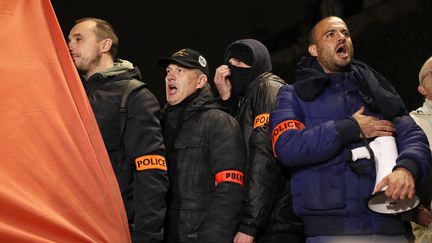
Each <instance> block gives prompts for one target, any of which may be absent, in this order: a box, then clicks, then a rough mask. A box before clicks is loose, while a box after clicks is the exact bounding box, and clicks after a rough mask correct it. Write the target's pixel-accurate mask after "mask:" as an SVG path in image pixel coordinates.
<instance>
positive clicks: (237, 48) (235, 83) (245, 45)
mask: <svg viewBox="0 0 432 243" xmlns="http://www.w3.org/2000/svg"><path fill="white" fill-rule="evenodd" d="M230 58H236V59H239V60H241V61H243V62H244V63H246V64H248V65H250V66H251V67H250V68H240V67H236V66H233V65H231V64H229V63H228V60H229V59H230ZM224 63H225V64H226V65H228V67H229V69H230V72H231V76H230V81H231V86H232V89H231V96H232V97H234V98H236V97H239V96H242V95H243V93H244V91H245V90H246V88H247V87H248V86H249V84H251V83H252V82H253V81H254V80H255V79H256V78H257V77H258V76H259V75H260V74H262V73H264V72H270V71H271V69H272V65H271V59H270V53H269V52H268V50H267V47H265V46H264V44H262V43H261V42H259V41H257V40H255V39H242V40H238V41H235V42H233V43H231V44H230V45H229V46H228V47H227V49H226V50H225V57H224Z"/></svg>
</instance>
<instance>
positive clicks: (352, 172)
mask: <svg viewBox="0 0 432 243" xmlns="http://www.w3.org/2000/svg"><path fill="white" fill-rule="evenodd" d="M328 78H329V82H328V83H327V84H326V86H325V87H324V86H323V87H324V88H323V89H322V90H321V91H320V92H319V93H317V94H316V96H315V97H314V98H313V99H311V100H308V101H305V100H304V99H302V98H300V96H299V94H298V92H297V91H298V90H296V89H295V87H294V86H293V85H286V86H284V87H282V88H281V89H280V91H279V93H278V96H277V102H276V109H275V110H274V111H273V112H272V113H271V115H270V126H271V129H272V137H273V149H274V152H275V154H276V156H277V157H278V159H279V161H280V163H282V164H283V165H285V166H288V167H291V168H292V169H293V170H294V173H293V174H292V184H291V190H292V194H293V207H294V211H295V213H296V214H297V215H299V216H300V217H301V218H302V220H303V221H304V224H305V233H306V235H307V236H316V235H355V234H385V235H401V234H406V233H407V228H406V227H405V225H404V224H403V223H402V221H401V219H400V217H399V216H389V215H380V214H376V213H373V212H371V211H369V210H368V209H367V207H366V204H365V202H366V200H367V198H368V197H369V196H370V195H371V194H372V192H373V189H374V185H375V174H376V173H375V166H374V164H373V163H372V162H371V161H370V160H368V159H362V160H357V161H356V162H355V165H356V166H355V167H353V166H351V167H350V166H349V164H348V161H346V159H345V157H346V155H347V153H348V151H350V150H351V149H353V148H356V147H360V146H364V143H363V142H362V140H361V139H360V138H359V134H360V131H359V128H358V125H357V124H356V123H355V122H354V121H353V120H351V119H349V117H351V116H352V115H353V114H354V113H355V112H357V111H358V110H359V109H360V107H362V106H364V107H365V108H366V110H365V113H364V114H365V115H371V116H376V117H380V118H382V116H381V115H380V114H377V113H374V112H372V111H371V109H368V107H369V106H367V104H366V102H365V101H364V100H365V98H364V97H362V96H361V95H362V93H361V92H359V85H358V84H357V82H356V81H355V80H352V79H350V78H348V76H347V75H343V74H336V75H329V76H328ZM393 122H394V123H395V124H396V133H395V137H396V141H397V147H398V151H399V156H398V159H397V162H396V163H397V165H396V167H404V168H406V169H408V170H409V171H410V172H411V173H412V174H413V175H414V179H415V180H416V182H417V183H418V182H421V181H423V180H424V179H425V177H426V174H427V172H428V171H429V168H430V165H429V158H430V156H431V155H430V150H429V147H428V141H427V138H426V136H425V134H424V133H423V131H422V130H421V129H420V128H419V127H418V126H417V125H416V123H415V122H414V120H413V119H411V117H409V116H405V115H404V116H400V117H397V118H395V119H393Z"/></svg>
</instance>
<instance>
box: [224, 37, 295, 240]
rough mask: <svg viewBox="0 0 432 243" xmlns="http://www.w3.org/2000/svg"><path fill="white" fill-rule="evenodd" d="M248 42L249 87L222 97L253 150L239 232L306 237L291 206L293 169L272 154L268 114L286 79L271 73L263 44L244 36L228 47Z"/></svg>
mask: <svg viewBox="0 0 432 243" xmlns="http://www.w3.org/2000/svg"><path fill="white" fill-rule="evenodd" d="M236 46H245V47H247V48H248V49H249V51H250V53H251V58H252V60H249V61H251V63H250V65H251V69H250V73H251V74H250V77H251V78H253V79H252V81H251V82H250V84H249V85H247V86H246V88H245V90H244V92H243V93H242V94H241V95H240V96H238V97H232V98H231V99H230V100H228V101H225V102H223V105H224V108H225V109H227V110H228V111H229V113H230V114H231V115H232V116H233V117H235V118H236V120H237V121H238V122H239V124H240V127H241V129H242V134H243V138H244V141H245V144H246V146H247V147H246V149H247V152H248V155H249V156H248V163H247V176H246V196H245V199H244V203H243V210H242V217H241V222H240V227H239V231H240V232H242V233H245V234H248V235H251V236H254V237H255V238H259V236H260V235H263V234H265V233H292V234H297V235H299V236H300V237H302V236H303V226H302V223H301V221H300V220H299V218H297V217H296V216H295V214H294V212H293V210H292V203H291V193H290V183H289V182H290V174H289V171H288V169H287V168H283V167H281V166H280V165H279V163H278V162H277V160H276V159H275V158H274V157H273V152H272V148H271V136H270V134H269V130H268V126H269V123H268V122H269V120H268V118H269V114H270V112H271V110H272V107H273V105H274V102H275V100H276V95H277V93H278V91H279V89H280V87H282V86H283V85H284V84H285V82H284V81H283V80H282V79H281V78H280V77H278V76H277V75H275V74H273V73H271V72H270V70H271V68H272V67H271V60H270V55H269V53H268V51H267V49H266V48H265V46H263V45H262V44H261V43H259V42H257V41H255V40H251V39H244V40H239V41H236V42H234V43H232V44H231V45H230V46H228V48H227V50H226V52H225V62H226V63H227V62H228V58H229V55H230V52H231V49H232V48H233V47H236Z"/></svg>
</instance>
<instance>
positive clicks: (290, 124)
mask: <svg viewBox="0 0 432 243" xmlns="http://www.w3.org/2000/svg"><path fill="white" fill-rule="evenodd" d="M304 128H305V126H304V124H303V123H301V122H299V121H296V120H286V121H283V122H281V123H279V124H278V125H277V126H276V127H275V128H274V129H273V131H272V148H273V152H275V144H276V142H277V140H278V139H279V137H280V136H281V135H282V134H284V133H285V132H286V131H288V130H292V129H295V130H301V129H304ZM275 156H276V154H275Z"/></svg>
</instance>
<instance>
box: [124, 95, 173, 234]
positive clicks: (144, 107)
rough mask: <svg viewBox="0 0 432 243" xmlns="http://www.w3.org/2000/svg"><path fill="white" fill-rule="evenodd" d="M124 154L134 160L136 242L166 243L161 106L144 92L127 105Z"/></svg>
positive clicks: (164, 171) (166, 177) (165, 177)
mask: <svg viewBox="0 0 432 243" xmlns="http://www.w3.org/2000/svg"><path fill="white" fill-rule="evenodd" d="M127 110H128V114H127V126H126V129H125V135H124V143H125V151H126V153H127V154H128V155H129V156H130V157H131V158H132V161H130V163H132V167H133V205H134V210H135V217H134V225H135V230H134V232H133V236H132V237H133V240H134V242H163V224H164V218H165V213H166V201H165V196H166V193H167V190H168V175H167V167H166V160H165V146H164V142H163V137H162V131H161V126H160V121H159V117H160V116H159V115H160V114H159V113H160V106H159V103H158V101H157V100H156V98H155V97H154V96H153V94H152V93H151V92H150V91H149V90H148V89H147V88H144V89H141V90H139V91H138V92H134V93H132V94H131V96H130V99H129V102H128V109H127Z"/></svg>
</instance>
